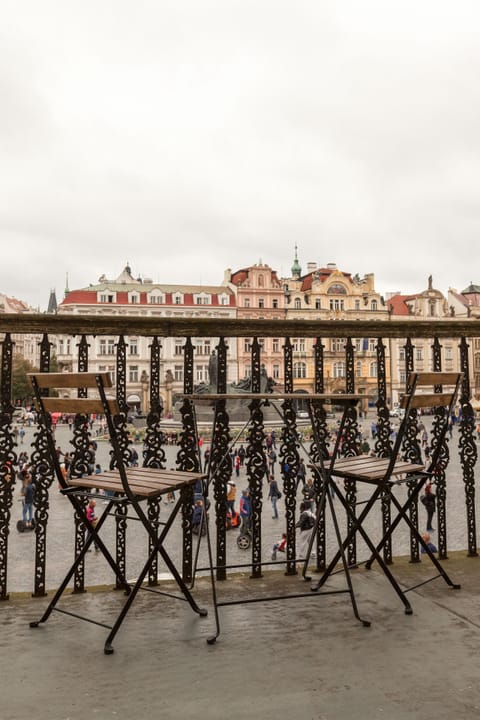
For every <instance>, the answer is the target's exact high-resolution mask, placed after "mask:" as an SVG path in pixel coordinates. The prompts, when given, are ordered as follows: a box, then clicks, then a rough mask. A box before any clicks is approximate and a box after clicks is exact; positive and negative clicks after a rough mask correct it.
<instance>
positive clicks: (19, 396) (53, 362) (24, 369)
mask: <svg viewBox="0 0 480 720" xmlns="http://www.w3.org/2000/svg"><path fill="white" fill-rule="evenodd" d="M32 372H38V368H37V367H35V366H34V365H32V363H31V362H30V361H29V360H26V359H25V358H24V357H23V355H20V354H19V353H15V354H14V355H13V358H12V404H13V405H23V406H25V405H30V404H31V402H32V398H33V392H32V386H31V384H30V380H29V378H28V374H29V373H32ZM50 372H58V362H57V358H56V357H55V355H52V357H51V359H50ZM0 382H1V380H0ZM57 394H58V393H57V391H56V390H50V395H53V396H56V395H57Z"/></svg>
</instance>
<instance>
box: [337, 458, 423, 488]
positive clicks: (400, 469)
mask: <svg viewBox="0 0 480 720" xmlns="http://www.w3.org/2000/svg"><path fill="white" fill-rule="evenodd" d="M389 462H390V461H389V458H377V457H372V456H371V455H357V456H355V457H349V458H339V459H338V460H337V461H336V462H335V464H334V466H333V470H332V475H337V476H338V477H348V478H353V479H357V480H364V481H366V482H376V481H378V480H383V478H384V477H385V473H386V471H387V469H388V465H389ZM424 469H425V465H423V464H419V463H411V462H407V461H404V460H397V462H396V463H395V465H394V468H393V471H392V475H391V477H396V476H397V475H403V474H406V473H412V472H421V471H422V470H424Z"/></svg>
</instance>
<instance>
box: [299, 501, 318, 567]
mask: <svg viewBox="0 0 480 720" xmlns="http://www.w3.org/2000/svg"><path fill="white" fill-rule="evenodd" d="M314 526H315V515H314V514H313V512H312V511H311V510H310V509H309V506H308V504H307V503H305V502H302V503H300V517H299V518H298V522H297V523H296V525H295V527H296V528H299V530H300V535H299V540H298V551H299V553H300V557H301V558H305V557H306V555H307V550H308V544H309V542H310V538H311V536H312V532H313V528H314ZM310 557H315V554H314V553H312V554H311V556H310Z"/></svg>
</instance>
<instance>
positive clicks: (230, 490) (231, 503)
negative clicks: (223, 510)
mask: <svg viewBox="0 0 480 720" xmlns="http://www.w3.org/2000/svg"><path fill="white" fill-rule="evenodd" d="M236 496H237V486H236V485H235V483H234V482H233V480H230V481H229V482H228V483H227V513H228V512H230V513H231V515H232V517H233V516H234V514H235V498H236Z"/></svg>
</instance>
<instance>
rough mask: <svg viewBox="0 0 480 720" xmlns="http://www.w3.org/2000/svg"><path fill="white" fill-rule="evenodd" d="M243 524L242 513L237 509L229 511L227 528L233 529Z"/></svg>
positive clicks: (226, 520)
mask: <svg viewBox="0 0 480 720" xmlns="http://www.w3.org/2000/svg"><path fill="white" fill-rule="evenodd" d="M240 524H241V518H240V513H238V512H237V511H236V510H234V511H233V512H230V511H228V512H227V516H226V518H225V528H226V529H227V530H232V529H233V528H238V527H240Z"/></svg>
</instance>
